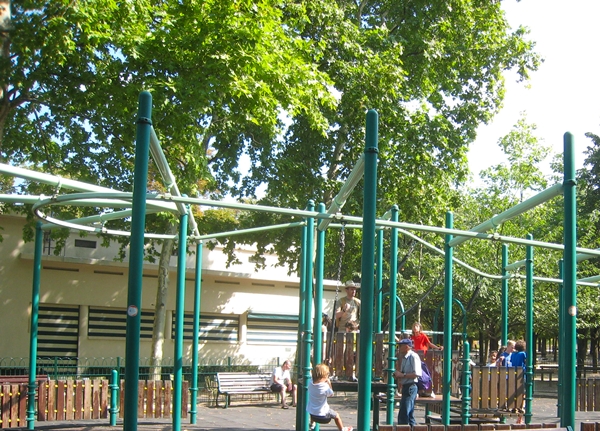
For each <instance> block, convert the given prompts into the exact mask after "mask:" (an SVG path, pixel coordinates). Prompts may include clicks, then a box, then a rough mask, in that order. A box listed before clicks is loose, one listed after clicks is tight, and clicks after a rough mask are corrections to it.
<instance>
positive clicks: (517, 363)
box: [510, 351, 527, 369]
mask: <svg viewBox="0 0 600 431" xmlns="http://www.w3.org/2000/svg"><path fill="white" fill-rule="evenodd" d="M526 358H527V354H526V353H525V352H517V351H514V352H512V354H511V355H510V364H511V366H513V367H523V369H525V366H526V363H525V359H526Z"/></svg>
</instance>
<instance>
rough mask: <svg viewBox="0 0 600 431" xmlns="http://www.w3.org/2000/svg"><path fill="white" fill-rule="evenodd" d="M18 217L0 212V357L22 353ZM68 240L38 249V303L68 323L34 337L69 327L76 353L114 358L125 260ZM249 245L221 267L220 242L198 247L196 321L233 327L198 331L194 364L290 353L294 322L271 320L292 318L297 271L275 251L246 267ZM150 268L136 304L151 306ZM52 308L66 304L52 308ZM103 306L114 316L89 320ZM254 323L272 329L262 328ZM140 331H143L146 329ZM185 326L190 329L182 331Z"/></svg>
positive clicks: (28, 266) (27, 304)
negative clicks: (56, 251) (283, 264)
mask: <svg viewBox="0 0 600 431" xmlns="http://www.w3.org/2000/svg"><path fill="white" fill-rule="evenodd" d="M23 225H24V220H23V219H22V218H21V217H13V216H0V226H2V227H3V228H4V230H2V231H0V233H1V235H2V237H3V242H0V316H1V317H0V319H1V321H2V328H3V336H2V337H0V358H2V357H4V358H6V357H28V356H29V343H30V319H31V316H30V310H31V290H32V279H33V243H27V244H25V243H24V241H23V240H22V228H23ZM75 240H78V241H79V242H78V243H79V244H80V245H81V244H82V243H81V240H82V238H80V236H79V234H77V233H74V234H73V235H72V236H71V238H69V240H68V241H67V245H66V247H65V249H64V251H63V252H62V253H61V255H60V256H54V255H48V249H46V250H45V254H44V256H43V258H42V271H41V287H40V305H41V307H42V308H44V307H47V308H49V309H50V311H48V313H50V314H51V315H52V316H53V319H54V320H56V319H55V317H56V316H57V315H58V314H61V313H65V315H67V316H70V317H66V320H69V319H72V320H71V321H70V322H71V325H64V326H69V328H62V327H57V328H55V329H50V330H48V329H47V330H46V334H45V335H42V334H40V339H41V338H44V337H45V339H46V340H48V339H49V340H50V344H52V345H53V346H54V342H53V341H52V340H55V339H56V340H61V339H64V338H68V337H67V335H68V334H71V338H72V337H73V335H72V334H75V335H74V337H75V340H76V344H77V346H76V350H77V352H76V354H77V356H78V357H80V358H109V357H117V356H118V357H124V355H125V337H124V323H123V322H124V321H125V312H126V307H127V296H128V267H127V262H117V261H114V260H113V257H114V256H115V255H116V250H117V249H116V247H113V248H109V249H106V248H102V247H100V245H99V244H100V241H99V240H98V246H97V248H89V246H90V244H91V243H89V242H88V243H84V244H85V245H86V247H75ZM83 240H84V241H92V242H93V241H95V240H97V239H96V238H95V237H94V236H93V235H91V236H88V237H85V238H83ZM251 254H252V250H250V249H245V250H244V249H240V250H239V254H238V258H239V259H240V260H241V261H242V262H243V263H242V264H240V265H235V266H233V267H230V268H227V267H226V256H225V255H224V254H223V253H222V252H221V251H220V249H218V248H217V249H215V250H213V251H209V250H208V249H207V248H205V249H204V252H203V263H202V266H203V269H202V276H201V278H202V281H201V307H200V308H201V317H203V318H204V320H203V321H202V322H201V330H203V329H204V330H205V331H206V330H209V329H211V328H212V329H211V331H213V332H212V333H214V334H217V335H218V334H222V333H221V332H219V331H221V330H222V329H223V328H224V327H225V323H223V322H226V321H227V320H228V319H231V320H232V321H235V322H236V324H235V331H233V332H237V335H236V334H233V335H236V336H235V338H234V339H232V340H228V341H218V340H212V339H211V340H201V341H200V347H199V358H200V363H201V364H202V363H206V364H209V363H210V364H215V363H226V361H227V358H232V359H233V360H234V361H235V362H236V363H248V364H265V363H268V362H271V361H273V360H274V359H276V358H281V359H283V358H293V356H294V354H295V351H296V345H295V343H293V342H292V341H291V340H290V328H291V327H293V329H294V330H296V328H297V324H295V323H289V322H288V323H285V322H284V321H280V320H278V319H279V317H277V316H278V315H281V316H283V317H285V315H294V316H296V317H297V315H298V307H299V300H298V283H299V280H298V278H297V277H293V276H292V277H290V276H288V275H287V268H276V267H273V266H272V264H273V263H274V262H275V261H276V256H267V261H266V262H267V269H265V270H261V271H259V272H256V271H255V268H254V264H253V263H251V262H250V260H252V259H251V258H250V256H251ZM194 261H195V256H190V257H189V258H188V263H187V266H188V268H187V271H186V283H185V284H186V286H185V287H186V294H185V313H186V314H187V315H188V318H187V321H186V322H187V323H188V324H189V323H190V322H191V319H192V315H193V313H192V312H193V304H194V286H195V281H194V280H195V271H194V269H193V265H194ZM175 263H176V258H175V257H174V258H173V260H172V265H173V266H172V271H171V277H170V288H169V295H168V297H169V299H168V301H167V303H166V304H165V306H166V309H167V322H166V324H165V335H166V340H165V344H164V357H165V358H170V357H172V356H173V349H174V343H173V340H172V336H171V334H172V328H173V319H172V318H173V315H174V313H175V293H176V288H177V286H176V284H177V282H176V273H175V267H174V265H175ZM157 269H158V267H157V265H152V264H146V265H145V267H144V277H143V280H142V286H143V288H142V311H143V312H150V313H152V312H153V311H154V309H155V301H156V289H157V284H158V278H157V273H158V271H157ZM335 287H336V285H335V282H331V281H326V282H325V293H324V297H325V300H324V303H323V309H324V311H326V312H329V313H331V310H330V309H331V307H332V306H333V298H334V296H335ZM62 309H64V310H66V311H56V310H62ZM115 312H116V313H115ZM110 313H114V319H113V318H110V319H107V321H103V322H101V324H100V323H98V322H97V321H94V320H93V319H94V318H98V316H101V317H102V318H107V316H108V315H109V314H110ZM43 314H44V312H41V313H40V326H41V327H42V326H43V325H44V320H43V317H44V316H43ZM111 315H112V314H111ZM274 316H275V320H273V317H274ZM54 320H53V322H54ZM59 320H60V319H59ZM112 320H115V321H112ZM284 320H285V319H284ZM73 322H76V324H73ZM151 322H152V319H150V323H151ZM265 322H266V323H265ZM202 323H203V324H204V326H202ZM106 324H108V325H109V326H110V328H109V329H104V325H106ZM95 325H99V326H95ZM219 325H221V327H219ZM248 325H250V330H249V329H248ZM265 325H266V326H265ZM290 325H291V326H290ZM59 326H60V325H59ZM74 326H78V327H76V328H75V327H74ZM186 328H188V329H189V328H190V326H189V325H187V326H186ZM219 328H221V329H219ZM230 328H231V327H230ZM264 328H266V329H264ZM90 330H91V333H90V332H89V331H90ZM228 330H229V329H227V328H226V330H225V332H224V333H225V334H229V335H232V334H231V333H229V332H227V331H228ZM53 331H55V333H54V332H53ZM261 331H265V333H270V334H271V333H272V334H275V335H274V336H265V334H263V333H261ZM278 331H283V332H281V333H279V332H278ZM286 331H287V332H286ZM48 332H50V333H48ZM212 333H211V334H212ZM9 334H10V335H9ZM145 334H146V336H148V330H146V332H145ZM150 334H151V329H150ZM186 334H187V335H191V332H190V333H186ZM218 336H222V335H218ZM211 337H212V336H211ZM281 337H283V338H286V337H287V338H286V341H284V342H278V341H277V340H278V339H282V338H281ZM213 338H214V337H213ZM41 348H43V345H42V346H41ZM150 348H151V340H150V338H142V339H141V340H140V357H141V358H145V357H149V356H150V353H151V352H150ZM42 355H43V354H42V353H41V352H40V353H38V356H42ZM184 355H185V361H186V362H187V361H190V360H191V340H190V339H187V340H185V342H184Z"/></svg>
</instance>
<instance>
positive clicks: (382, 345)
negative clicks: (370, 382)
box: [323, 332, 462, 395]
mask: <svg viewBox="0 0 600 431" xmlns="http://www.w3.org/2000/svg"><path fill="white" fill-rule="evenodd" d="M324 339H325V338H324ZM358 341H359V334H358V333H351V332H340V333H337V334H335V337H334V343H333V357H332V358H331V359H333V361H332V368H333V375H335V376H337V378H339V379H346V380H350V379H351V378H352V377H353V376H354V374H355V373H356V372H357V371H358V356H359V355H358V354H357V352H358V351H359V345H358V344H359V343H358ZM327 347H329V348H327ZM329 349H330V346H326V347H325V348H324V350H323V351H324V352H327V353H329V352H328V350H329ZM417 353H419V356H421V360H423V362H425V363H426V364H427V368H428V369H429V371H430V372H431V379H432V383H433V390H434V391H435V392H436V393H441V387H442V368H443V367H442V364H443V354H444V352H442V351H441V350H428V351H427V354H425V355H424V354H423V352H422V351H420V350H418V351H417ZM324 356H328V355H327V354H324ZM387 363H388V345H387V335H385V336H384V334H382V333H380V334H375V336H374V339H373V374H372V376H373V379H374V380H381V381H383V382H387V372H386V371H385V370H386V368H387ZM461 367H462V364H461V362H460V358H459V353H458V351H454V352H452V367H451V370H452V379H451V382H452V388H451V390H450V392H451V394H453V395H457V394H459V385H460V375H461V372H460V369H461Z"/></svg>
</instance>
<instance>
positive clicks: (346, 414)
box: [12, 382, 600, 431]
mask: <svg viewBox="0 0 600 431" xmlns="http://www.w3.org/2000/svg"><path fill="white" fill-rule="evenodd" d="M536 383H537V382H536ZM330 404H331V406H332V407H333V408H334V409H335V410H336V411H338V412H339V413H340V415H341V416H342V420H343V421H344V425H346V426H348V425H349V426H353V427H356V422H357V404H358V398H357V394H356V393H347V394H344V393H338V394H337V395H336V396H335V397H334V398H330ZM532 411H533V419H532V423H559V422H560V419H559V418H557V417H556V388H555V387H554V388H553V387H552V386H551V385H550V386H548V385H546V387H538V388H536V395H535V398H534V401H533V408H532ZM385 414H386V413H385V410H383V411H382V412H381V421H382V423H383V421H384V420H385ZM415 415H416V417H417V420H418V421H419V422H420V423H424V410H423V409H422V408H417V410H416V411H415ZM394 416H395V417H396V418H397V412H394ZM582 421H593V422H600V412H576V426H575V431H578V430H579V429H580V423H581V422H582ZM508 422H509V423H513V422H514V419H513V418H509V419H508ZM295 424H296V409H295V408H293V407H290V408H289V409H287V410H284V409H281V407H280V406H279V404H277V403H276V402H274V401H273V402H269V403H261V402H259V401H255V402H251V403H249V402H244V401H236V400H235V398H234V399H233V406H231V407H229V408H228V409H223V408H217V407H209V406H207V405H206V404H200V405H199V406H198V416H197V421H196V425H190V424H189V418H187V419H182V423H181V430H183V431H192V430H193V431H215V430H220V431H238V430H257V431H258V430H260V431H275V430H294V429H295ZM320 428H321V429H322V430H323V431H336V430H337V428H336V426H335V424H334V423H333V421H332V422H331V423H330V424H329V425H321V427H320ZM12 429H13V430H25V428H12ZM35 429H36V430H55V431H118V430H122V429H123V423H122V421H121V420H119V422H118V423H117V426H116V427H111V426H108V419H103V420H95V421H92V420H88V421H77V422H73V421H69V422H36V427H35ZM172 429H173V427H172V422H171V420H170V419H165V420H163V419H159V420H147V419H139V422H138V430H139V431H172Z"/></svg>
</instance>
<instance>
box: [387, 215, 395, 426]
mask: <svg viewBox="0 0 600 431" xmlns="http://www.w3.org/2000/svg"><path fill="white" fill-rule="evenodd" d="M391 219H392V221H398V205H394V206H393V207H392V218H391ZM397 282H398V228H396V227H393V228H392V234H391V237H390V291H389V293H390V295H389V298H390V301H389V302H390V305H389V308H390V313H389V315H390V324H389V332H388V346H389V348H388V368H387V381H388V384H387V405H386V418H385V420H386V422H385V423H386V424H387V425H394V395H395V393H396V381H395V380H394V371H395V370H396V301H395V300H394V299H395V298H397V295H396V284H397Z"/></svg>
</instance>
